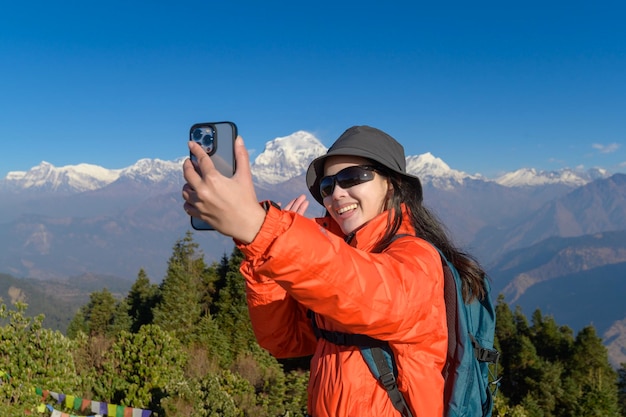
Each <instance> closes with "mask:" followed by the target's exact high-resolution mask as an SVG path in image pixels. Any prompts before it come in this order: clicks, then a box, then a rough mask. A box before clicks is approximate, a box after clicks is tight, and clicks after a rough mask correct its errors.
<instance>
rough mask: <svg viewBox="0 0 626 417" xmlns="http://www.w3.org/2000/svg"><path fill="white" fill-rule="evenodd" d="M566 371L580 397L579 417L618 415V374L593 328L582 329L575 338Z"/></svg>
mask: <svg viewBox="0 0 626 417" xmlns="http://www.w3.org/2000/svg"><path fill="white" fill-rule="evenodd" d="M568 368H569V369H570V370H571V375H572V378H573V379H574V381H575V382H576V383H577V385H578V388H579V390H580V391H579V392H580V394H581V395H580V398H579V400H578V404H579V409H578V415H584V416H590V417H594V416H598V417H599V416H603V417H613V416H618V415H619V404H618V388H617V384H616V381H617V373H616V372H615V370H613V368H612V367H611V365H610V364H609V360H608V353H607V350H606V347H605V346H603V345H602V339H601V338H599V337H598V336H597V335H596V331H595V328H594V327H593V326H587V327H585V328H584V329H582V330H581V331H580V332H579V333H578V335H577V336H576V341H575V342H574V353H573V355H572V360H571V361H570V362H569V364H568Z"/></svg>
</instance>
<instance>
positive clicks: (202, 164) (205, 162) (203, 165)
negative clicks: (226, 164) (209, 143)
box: [188, 140, 215, 176]
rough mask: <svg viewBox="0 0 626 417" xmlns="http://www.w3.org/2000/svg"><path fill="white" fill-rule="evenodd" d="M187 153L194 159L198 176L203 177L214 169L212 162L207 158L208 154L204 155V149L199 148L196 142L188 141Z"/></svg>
mask: <svg viewBox="0 0 626 417" xmlns="http://www.w3.org/2000/svg"><path fill="white" fill-rule="evenodd" d="M188 143H189V151H190V152H191V154H192V155H193V156H195V157H196V165H197V167H198V170H199V171H200V175H201V176H204V174H207V173H209V172H211V170H214V169H215V165H213V161H211V158H209V154H207V153H206V151H205V150H204V148H203V147H202V146H200V145H199V144H198V143H197V142H194V141H192V140H190V141H189V142H188Z"/></svg>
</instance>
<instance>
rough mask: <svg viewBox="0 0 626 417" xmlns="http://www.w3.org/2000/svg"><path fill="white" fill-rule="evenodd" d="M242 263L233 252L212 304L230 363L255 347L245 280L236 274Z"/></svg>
mask: <svg viewBox="0 0 626 417" xmlns="http://www.w3.org/2000/svg"><path fill="white" fill-rule="evenodd" d="M242 259H243V254H242V253H241V251H239V250H238V249H236V248H235V250H234V251H233V253H232V255H231V257H230V259H229V261H228V268H223V269H221V272H222V273H224V276H222V277H220V281H219V282H221V283H223V284H222V285H221V289H220V291H219V294H218V297H217V302H216V303H215V312H216V314H215V320H216V321H217V324H218V326H219V328H220V330H221V331H222V332H224V334H225V335H227V337H229V339H230V340H229V343H228V345H229V347H230V349H229V357H230V361H231V362H232V361H234V360H235V359H236V357H237V355H238V354H239V353H241V352H242V351H246V350H248V349H249V348H250V346H252V345H256V343H257V342H256V338H255V337H254V333H253V331H252V325H251V323H250V315H249V313H248V304H247V300H246V285H245V280H244V278H243V276H242V275H241V273H240V272H239V266H240V265H241V261H242Z"/></svg>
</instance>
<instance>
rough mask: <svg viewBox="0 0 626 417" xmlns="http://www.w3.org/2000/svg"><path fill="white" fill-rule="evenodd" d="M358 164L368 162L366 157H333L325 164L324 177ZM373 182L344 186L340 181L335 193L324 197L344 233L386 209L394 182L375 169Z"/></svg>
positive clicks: (336, 185)
mask: <svg viewBox="0 0 626 417" xmlns="http://www.w3.org/2000/svg"><path fill="white" fill-rule="evenodd" d="M355 165H367V166H370V165H371V162H369V161H368V160H367V159H365V158H360V157H357V156H338V155H337V156H331V157H329V158H328V159H327V160H326V163H325V164H324V176H328V175H335V174H337V173H338V172H339V171H341V170H343V169H345V168H348V167H350V166H355ZM372 173H373V175H374V178H373V179H372V180H371V181H366V182H362V183H360V184H356V185H353V186H351V187H346V188H342V187H341V186H340V185H339V183H338V182H337V181H335V182H334V184H335V187H334V189H333V190H332V192H331V193H330V194H328V195H326V196H325V197H324V207H326V209H327V210H328V212H329V213H330V215H331V217H332V218H333V219H335V221H336V222H337V224H338V225H339V227H341V230H342V231H343V233H344V234H346V235H347V234H350V233H352V232H353V231H355V230H356V229H358V228H359V227H361V226H362V225H364V224H365V223H367V222H368V221H370V220H372V219H373V218H374V217H376V216H377V215H379V214H380V213H382V212H383V211H384V210H385V204H386V202H387V199H388V196H390V195H391V190H392V188H391V183H390V182H389V181H388V180H387V178H386V177H383V176H382V175H380V174H379V173H378V172H372Z"/></svg>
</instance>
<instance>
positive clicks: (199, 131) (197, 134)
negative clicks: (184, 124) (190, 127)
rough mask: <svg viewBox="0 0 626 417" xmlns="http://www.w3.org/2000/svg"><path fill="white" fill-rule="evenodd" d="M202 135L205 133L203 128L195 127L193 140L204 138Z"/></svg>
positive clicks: (197, 140)
mask: <svg viewBox="0 0 626 417" xmlns="http://www.w3.org/2000/svg"><path fill="white" fill-rule="evenodd" d="M202 135H203V132H202V129H194V131H193V134H192V136H193V140H195V141H196V142H199V141H200V140H201V139H202Z"/></svg>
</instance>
